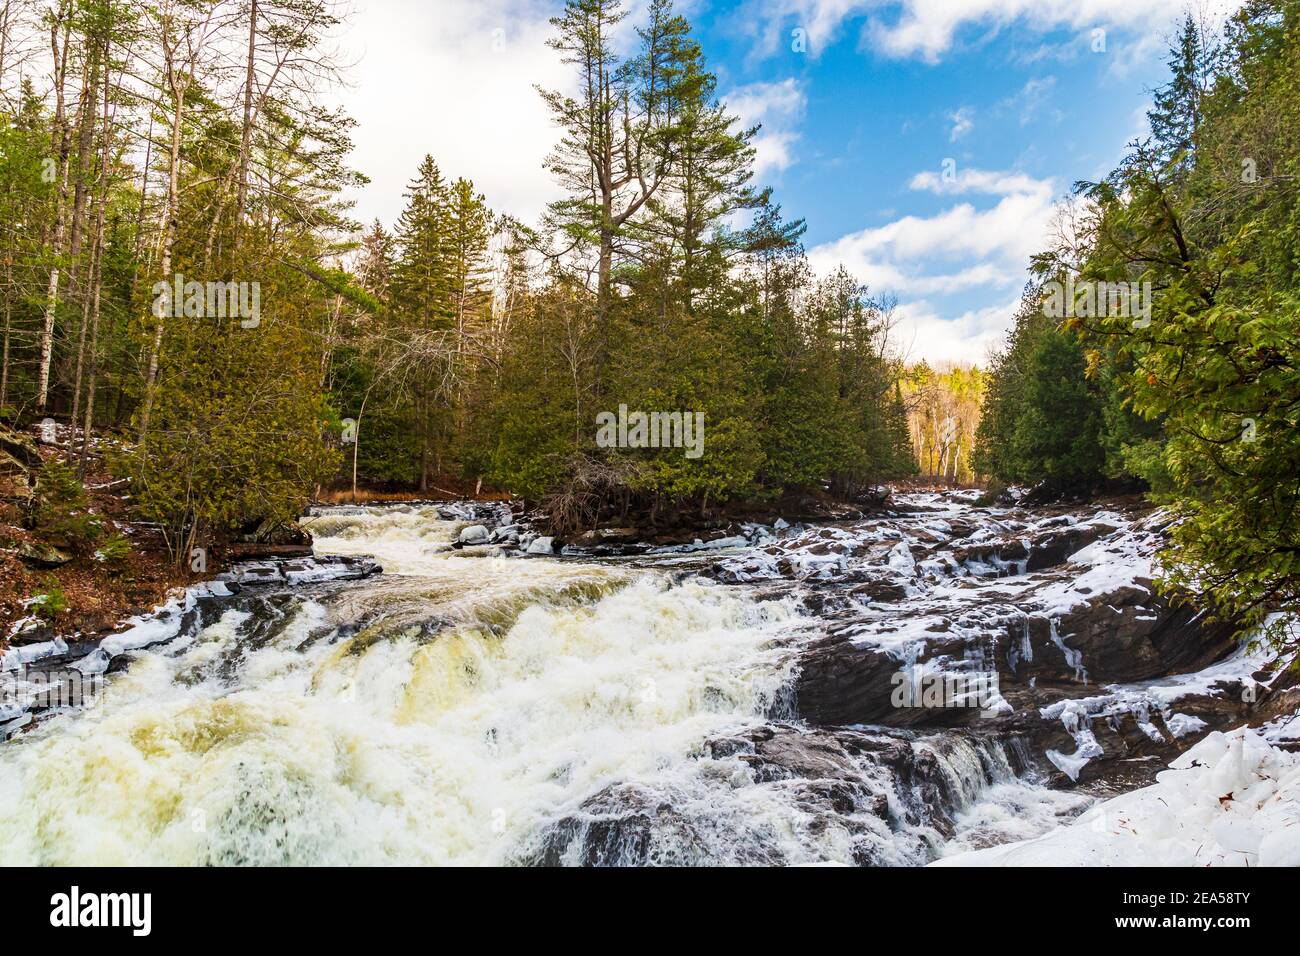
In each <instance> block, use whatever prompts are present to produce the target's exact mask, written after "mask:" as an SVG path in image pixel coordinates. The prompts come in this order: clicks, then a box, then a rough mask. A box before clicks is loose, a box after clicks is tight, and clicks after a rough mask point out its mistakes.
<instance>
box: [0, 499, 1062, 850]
mask: <svg viewBox="0 0 1300 956" xmlns="http://www.w3.org/2000/svg"><path fill="white" fill-rule="evenodd" d="M464 524H465V522H464V521H453V520H447V519H445V518H444V517H442V513H440V512H439V511H438V510H437V509H436V508H435V507H432V506H429V507H404V508H368V509H339V510H336V511H327V512H325V513H323V514H321V515H319V516H317V517H315V518H313V519H310V521H309V525H310V528H311V530H312V532H313V534H314V535H315V536H316V542H317V550H318V552H320V553H324V554H347V555H360V554H367V555H374V556H375V557H376V558H378V560H379V561H380V563H381V564H382V565H383V566H384V568H385V572H384V573H383V574H382V575H379V576H375V577H371V578H367V579H364V580H360V581H343V582H326V583H319V584H315V585H310V586H304V587H298V588H280V589H269V590H266V591H265V592H263V593H258V594H254V593H253V590H252V589H249V590H246V591H245V592H244V593H243V594H242V595H239V596H237V598H232V599H230V600H229V602H228V605H229V606H228V607H225V609H224V610H223V611H221V612H220V613H218V614H217V615H215V616H214V619H213V620H211V622H210V623H207V624H206V626H203V627H201V628H196V629H193V632H192V633H181V634H180V636H178V637H176V638H175V639H174V640H171V641H168V642H164V643H159V644H156V645H155V646H152V647H149V648H145V649H142V650H137V651H134V652H132V653H131V655H130V657H131V660H130V663H129V666H128V667H126V668H125V669H122V670H120V671H118V670H117V669H116V668H115V669H114V671H115V672H114V673H111V674H110V675H109V676H108V682H107V687H106V689H105V690H104V692H103V694H102V695H101V698H100V700H99V701H98V702H97V703H96V705H95V706H93V707H89V708H81V709H76V710H69V711H67V712H63V713H58V714H53V715H49V716H47V717H46V718H45V719H43V720H42V721H40V722H39V725H38V726H36V727H35V728H34V729H30V730H28V731H26V732H24V733H21V734H19V735H17V736H15V737H14V738H13V739H12V740H11V741H9V742H8V743H5V744H0V863H5V864H76V865H88V864H108V865H121V864H182V865H186V864H217V865H239V864H385V863H401V864H406V863H411V864H462V863H463V864H514V863H539V862H549V863H578V862H601V863H657V862H666V863H781V864H799V863H854V862H864V861H866V862H873V863H883V864H914V863H922V862H926V861H928V860H930V859H933V858H934V857H936V856H938V855H941V854H942V853H944V852H947V850H948V849H950V848H952V847H964V846H967V845H976V846H978V845H984V844H986V843H989V842H997V841H998V840H1000V839H1010V838H1018V837H1024V836H1031V835H1034V834H1036V833H1038V832H1042V831H1043V830H1045V829H1047V828H1049V827H1050V826H1052V825H1053V824H1054V823H1055V822H1057V821H1058V819H1059V818H1060V817H1061V816H1062V815H1063V814H1069V813H1074V812H1078V810H1079V809H1081V808H1082V805H1083V804H1082V802H1081V799H1080V798H1078V797H1075V796H1073V795H1063V794H1060V793H1057V792H1055V791H1049V790H1046V789H1044V788H1042V787H1040V786H1038V785H1037V784H1036V783H1035V782H1034V781H1033V780H1032V779H1021V778H1018V777H1017V776H1016V775H1015V774H1014V773H1013V772H1012V769H1011V762H1010V761H1009V760H1008V759H1007V755H1006V754H1005V753H1003V752H1002V751H1001V750H1000V749H999V748H998V747H996V746H994V747H985V748H984V749H982V750H981V749H979V748H976V747H975V746H974V745H972V744H969V743H968V742H964V741H962V740H960V739H958V738H956V737H953V738H951V739H948V740H944V739H941V738H933V737H925V736H923V735H916V734H911V735H908V734H906V733H905V732H888V733H892V734H893V736H890V737H888V738H884V737H881V736H879V734H885V733H887V732H885V731H879V733H877V732H876V731H873V730H872V729H870V728H859V729H857V730H855V731H853V733H854V734H855V738H854V739H855V740H856V741H857V744H855V746H858V745H861V746H866V745H867V744H870V747H877V745H878V744H879V741H880V740H882V739H887V740H888V741H889V742H891V743H896V744H897V745H898V746H901V747H903V748H905V749H907V750H908V755H909V759H911V758H913V757H916V756H918V755H920V756H928V757H932V758H935V759H937V760H938V764H939V767H938V770H937V771H936V773H938V774H939V775H940V777H941V778H942V779H941V781H940V782H941V783H943V789H944V792H945V793H946V794H948V796H947V797H946V799H947V801H948V803H949V804H951V806H950V810H951V816H952V818H953V821H955V822H954V824H953V825H952V826H947V825H939V824H936V822H935V821H934V820H933V819H930V818H929V817H927V815H926V812H925V807H923V806H920V805H917V804H915V803H914V802H913V798H912V796H911V795H909V793H908V786H909V785H908V784H907V783H906V782H905V781H900V780H895V779H891V778H890V776H889V774H890V771H889V770H888V768H886V767H883V766H882V765H880V764H879V763H878V762H871V761H868V760H866V758H865V757H863V758H862V762H861V768H860V777H861V779H860V780H856V781H850V783H851V786H850V787H849V788H848V790H849V791H850V796H849V797H848V798H846V799H847V803H845V802H844V800H841V801H840V803H839V804H838V809H837V810H835V811H834V812H829V811H827V810H826V806H827V804H826V803H825V802H824V801H823V802H821V803H818V802H816V801H812V802H810V800H811V798H810V793H811V792H812V791H813V790H815V789H816V788H815V787H814V788H812V789H810V787H811V785H810V784H809V782H808V781H807V780H806V779H801V780H793V779H783V778H782V775H780V774H776V775H774V774H772V773H766V774H765V773H764V772H762V771H761V770H756V769H755V763H754V761H753V760H747V759H745V754H744V752H743V751H744V747H739V748H737V747H736V746H728V747H722V746H716V745H715V743H714V742H716V741H719V740H731V741H735V740H737V739H743V738H744V737H745V735H746V734H753V733H755V732H758V731H760V730H761V729H762V728H770V727H773V726H776V727H778V729H781V730H782V732H783V733H785V732H789V733H790V734H794V735H798V734H803V733H804V732H805V731H804V729H803V728H802V727H801V725H800V724H799V722H798V721H793V720H791V719H790V718H791V716H792V715H791V714H790V712H789V700H788V689H789V686H790V681H791V677H792V674H793V671H794V668H796V667H797V666H798V664H797V661H798V648H799V647H800V644H801V642H802V641H803V640H805V639H806V638H807V636H808V635H809V634H812V633H815V632H816V631H817V629H818V627H819V624H820V622H819V621H818V620H817V618H816V617H815V616H814V615H812V614H810V612H808V611H807V610H805V609H804V608H803V606H802V605H800V604H799V603H798V602H797V601H796V600H795V599H794V598H793V597H789V596H786V597H782V596H780V595H773V594H770V593H766V594H764V593H760V592H759V591H758V590H757V589H755V588H752V587H749V586H746V585H743V584H738V585H724V584H719V583H714V582H712V581H710V580H707V579H705V578H703V577H700V576H697V575H695V574H694V573H692V565H691V563H690V562H689V561H685V560H684V559H683V558H682V557H681V556H672V555H667V556H659V557H654V556H647V557H643V558H640V559H623V560H595V559H583V558H581V557H565V558H558V557H536V556H527V557H524V556H520V555H515V556H510V557H506V556H499V555H498V556H493V554H492V553H491V552H490V551H480V552H479V553H471V552H470V551H468V550H467V551H458V550H454V549H452V548H451V544H452V542H453V541H454V540H455V539H456V535H457V533H458V531H459V530H460V529H461V528H462V527H463V526H464ZM873 734H875V736H873ZM868 749H870V748H868ZM859 751H861V747H859V750H855V751H854V752H855V753H857V752H859ZM862 752H865V751H862ZM854 759H857V758H854ZM856 766H857V764H854V767H856ZM851 769H852V768H851ZM841 770H842V767H841ZM852 772H853V773H858V772H859V771H857V770H852ZM840 775H841V776H843V773H842V772H841V773H840ZM805 776H807V775H806V774H805ZM944 781H946V783H945V782H944ZM823 789H824V788H823ZM837 793H838V791H837ZM864 794H866V795H868V796H873V798H874V799H875V800H876V803H875V804H874V805H873V806H872V807H870V808H869V807H867V806H866V803H867V802H868V801H865V800H864V798H863V795H864ZM818 799H820V797H819V798H818ZM835 799H839V798H838V797H836V798H835ZM835 799H832V800H831V805H836V804H835ZM972 834H976V835H977V836H972Z"/></svg>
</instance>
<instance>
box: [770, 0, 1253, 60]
mask: <svg viewBox="0 0 1300 956" xmlns="http://www.w3.org/2000/svg"><path fill="white" fill-rule="evenodd" d="M1233 2H1236V0H1217V3H1218V4H1220V5H1224V6H1226V5H1228V4H1229V3H1233ZM750 9H751V10H752V11H753V12H754V14H755V15H756V17H757V18H758V19H757V21H756V24H757V26H756V30H757V31H758V32H760V33H761V35H762V39H763V42H764V47H765V50H766V52H768V53H773V52H776V50H777V48H778V45H779V43H780V42H781V41H782V40H783V39H784V32H783V31H784V30H786V28H788V27H789V26H790V25H791V24H794V25H797V26H800V27H802V28H804V29H806V30H807V31H808V38H809V43H810V51H809V52H810V53H812V54H813V55H817V54H818V53H819V52H820V51H821V50H822V49H824V48H825V47H826V46H828V45H829V44H830V43H832V42H834V41H835V39H837V38H838V36H839V35H840V33H841V32H842V30H843V29H844V27H845V25H846V23H847V22H848V21H850V20H852V19H854V18H860V17H865V18H866V19H867V22H866V24H865V26H864V28H863V39H864V41H865V42H867V43H869V44H870V46H872V47H873V48H874V49H876V50H878V51H880V52H882V53H885V54H886V55H889V56H894V57H900V58H901V57H913V56H917V57H921V58H922V59H925V60H929V61H931V62H933V61H935V60H938V59H939V58H940V57H941V56H942V55H943V54H944V53H946V52H947V51H948V50H949V49H950V48H951V47H952V45H953V43H954V41H955V39H956V35H957V33H958V31H959V30H961V29H962V28H963V27H965V26H968V25H973V26H977V27H981V28H985V29H1001V28H1003V27H1006V26H1008V25H1010V24H1012V23H1015V22H1023V23H1025V24H1026V25H1028V26H1029V27H1031V28H1032V29H1035V30H1038V31H1042V32H1046V31H1048V30H1052V29H1057V28H1061V27H1065V28H1069V29H1075V30H1084V29H1089V30H1090V29H1092V28H1095V27H1112V28H1120V29H1126V30H1132V31H1147V30H1150V29H1152V28H1154V27H1158V26H1160V25H1162V24H1167V23H1170V22H1172V21H1173V20H1174V19H1176V18H1178V17H1179V16H1181V14H1182V5H1181V4H1177V3H1171V2H1170V0H753V2H752V4H751V7H750Z"/></svg>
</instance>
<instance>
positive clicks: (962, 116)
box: [948, 106, 975, 143]
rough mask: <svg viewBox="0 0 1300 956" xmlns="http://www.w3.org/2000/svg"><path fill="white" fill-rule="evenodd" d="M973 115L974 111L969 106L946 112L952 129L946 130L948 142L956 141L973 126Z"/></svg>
mask: <svg viewBox="0 0 1300 956" xmlns="http://www.w3.org/2000/svg"><path fill="white" fill-rule="evenodd" d="M974 115H975V111H974V110H973V109H971V108H970V107H969V106H963V107H962V108H961V109H959V110H957V111H955V112H953V113H949V114H948V119H950V120H952V129H951V130H950V131H949V132H948V141H949V142H950V143H955V142H957V140H959V139H961V138H962V137H963V136H965V135H966V134H967V133H969V132H970V131H971V130H973V129H974V128H975V120H974V118H973V117H974Z"/></svg>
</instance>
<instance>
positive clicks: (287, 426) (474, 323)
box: [0, 0, 916, 556]
mask: <svg viewBox="0 0 1300 956" xmlns="http://www.w3.org/2000/svg"><path fill="white" fill-rule="evenodd" d="M624 15H625V12H624V11H623V10H622V9H621V8H620V4H618V3H616V2H608V0H582V2H574V3H571V4H569V5H568V7H567V8H566V10H565V12H564V14H563V16H561V17H558V18H556V19H555V21H554V23H553V27H554V35H553V38H552V39H551V41H550V42H551V45H552V46H553V47H554V48H555V50H557V51H558V52H559V54H560V55H561V56H562V57H563V58H564V60H565V62H566V63H567V64H568V65H569V67H570V68H571V70H572V71H573V73H574V79H575V83H574V88H575V89H579V90H582V91H584V92H583V95H582V96H581V98H578V99H575V98H573V97H571V96H570V95H568V94H563V93H560V92H557V91H548V90H539V91H538V95H539V96H541V97H542V98H543V99H544V101H545V104H546V106H547V107H548V108H549V110H550V112H551V114H552V115H553V118H554V120H555V122H556V125H557V128H558V129H559V130H560V132H561V137H560V139H559V141H558V142H557V144H556V148H555V151H554V153H553V155H552V156H551V157H550V158H549V160H548V168H549V170H550V172H551V173H552V174H553V175H554V177H555V178H556V180H557V182H559V183H560V184H562V185H563V187H564V189H565V193H566V195H565V197H564V198H563V199H562V200H560V201H558V202H556V203H554V204H553V205H552V206H551V207H550V208H549V210H548V211H547V213H546V215H545V217H544V219H543V221H541V222H538V223H531V224H525V223H521V222H518V221H516V220H514V219H512V218H510V217H509V216H506V215H502V214H500V213H498V212H496V211H494V210H492V209H491V208H489V206H488V204H487V201H486V199H485V198H484V196H482V195H481V194H480V193H479V192H478V191H477V190H476V189H475V186H474V184H473V182H472V180H471V179H470V178H467V176H466V175H457V176H455V177H453V176H452V175H450V174H447V173H444V172H443V171H442V170H441V169H440V167H439V165H438V163H437V160H436V158H434V157H428V158H426V159H425V160H424V161H423V162H422V163H421V164H420V166H419V168H418V169H416V170H413V171H412V177H411V180H410V182H409V185H408V186H407V188H406V192H405V197H406V199H405V209H404V211H403V212H402V215H401V216H400V218H399V219H398V220H397V221H396V222H395V223H392V224H389V225H385V224H382V223H379V222H375V223H373V224H370V225H369V226H365V227H363V226H362V225H361V224H359V223H357V222H355V221H353V220H352V219H351V218H350V202H349V201H348V200H347V198H346V193H347V190H348V188H349V187H351V186H355V185H357V184H358V183H359V182H361V177H360V174H358V173H357V172H355V171H353V170H352V169H350V168H349V166H348V152H349V147H350V140H349V136H350V131H351V129H352V122H351V120H349V119H348V118H347V117H346V116H344V115H341V114H340V113H338V112H337V111H333V110H329V109H326V108H324V107H323V106H321V105H320V104H321V103H322V102H324V101H325V99H326V97H325V95H324V94H325V91H326V90H327V89H328V88H329V86H330V84H331V83H334V82H337V81H338V80H339V79H340V78H341V77H340V66H339V64H338V63H337V62H335V61H334V60H333V59H331V56H330V55H329V54H328V52H327V49H328V44H327V43H326V42H325V40H326V38H327V37H328V36H329V35H330V32H331V31H332V30H334V29H335V28H336V27H337V26H338V25H339V24H340V22H341V18H342V16H343V11H342V10H341V9H340V8H338V7H336V5H335V4H333V3H331V2H327V0H239V2H233V0H217V2H195V0H164V2H162V3H158V4H140V3H132V2H122V0H60V2H56V3H53V4H50V5H47V6H46V8H44V9H39V10H38V9H34V8H31V7H29V6H27V5H20V4H15V3H8V4H6V5H5V6H4V8H3V14H2V16H3V20H0V24H2V28H0V108H2V109H3V123H4V131H3V137H4V139H3V149H2V151H0V157H2V158H0V181H2V185H0V196H2V198H0V202H3V204H4V208H3V212H2V213H0V223H2V225H0V230H2V232H0V248H2V249H3V255H4V268H5V273H4V285H3V310H4V320H3V321H4V332H3V335H4V340H3V357H2V358H3V373H2V377H0V408H3V413H4V415H5V417H6V418H7V419H8V420H9V421H10V422H13V423H25V422H29V421H33V420H40V419H44V418H46V417H53V418H54V419H57V420H58V421H61V422H66V423H69V424H71V425H73V426H75V428H76V430H77V434H78V435H79V436H80V439H79V441H80V449H79V450H74V451H71V452H70V453H69V455H68V458H69V463H70V464H71V465H73V466H74V467H76V466H78V463H80V465H79V466H80V467H81V468H82V469H83V470H84V467H85V456H86V449H87V447H88V446H90V445H92V444H95V445H96V447H98V444H97V443H99V442H100V441H101V439H102V442H103V444H104V447H105V448H107V449H108V451H107V455H108V457H109V459H110V460H111V461H112V463H113V466H114V468H115V469H116V473H118V474H120V475H123V476H126V477H129V478H130V479H131V481H132V482H133V489H134V491H135V504H136V506H137V507H138V509H139V511H140V513H141V515H142V516H143V517H144V518H146V519H148V520H150V521H153V522H156V523H158V524H159V525H160V526H161V527H163V528H164V529H166V532H167V535H168V540H169V541H170V542H173V544H174V546H175V553H176V554H177V555H178V556H179V555H183V554H186V553H188V551H189V548H190V546H191V545H193V544H195V543H201V542H203V541H206V540H208V539H210V538H212V537H214V536H218V537H219V536H220V535H222V534H223V533H226V532H228V531H229V530H230V529H232V528H235V527H237V526H242V525H246V524H248V523H249V522H250V521H259V520H287V519H292V518H294V517H295V516H296V515H297V514H299V513H300V510H301V508H302V507H303V505H304V504H305V503H306V502H307V501H308V500H309V499H310V498H311V497H312V495H313V494H314V493H315V492H317V491H318V490H319V489H320V488H322V487H329V486H331V485H337V486H342V487H348V488H350V489H351V490H353V491H355V490H356V489H357V487H358V484H359V485H360V486H362V487H380V488H390V489H391V488H400V489H409V490H411V491H414V492H419V493H424V492H430V491H432V490H433V489H436V488H438V487H439V486H440V484H449V483H456V487H457V488H462V489H463V488H473V489H475V490H481V489H483V488H485V487H487V488H493V489H498V490H500V491H502V492H506V493H509V494H512V495H515V496H519V497H522V498H524V499H526V500H529V501H532V502H536V503H540V504H541V505H542V506H543V508H544V509H545V511H546V513H547V514H549V516H550V518H551V520H552V521H553V523H554V525H555V527H556V528H558V529H564V528H575V527H577V526H579V525H582V524H584V523H589V522H590V521H592V520H594V519H595V518H596V517H597V516H599V515H600V514H602V513H609V512H612V511H614V510H619V511H621V513H624V514H626V513H627V512H628V511H629V509H633V510H635V511H637V512H638V513H641V514H646V513H648V514H650V515H651V516H654V515H656V514H658V515H663V514H668V513H680V512H685V511H696V510H698V511H699V512H700V513H701V514H707V513H708V512H709V509H710V508H712V507H716V506H719V505H723V504H725V503H727V502H731V501H738V500H741V501H751V500H763V499H770V498H773V497H776V496H779V495H781V494H784V493H786V492H788V491H791V490H795V489H811V490H813V491H814V492H816V493H819V494H829V495H835V496H840V497H846V498H852V497H853V496H855V495H858V494H861V493H862V492H863V491H864V490H866V489H869V488H871V487H873V486H874V485H876V484H878V483H879V482H881V481H883V480H887V479H891V478H896V477H902V476H904V475H907V474H909V473H911V472H913V471H915V470H916V465H915V463H914V460H913V452H912V447H911V443H910V439H909V434H908V422H907V410H906V408H905V407H904V404H903V402H904V397H903V389H904V382H903V377H904V368H903V364H902V362H901V360H900V358H899V357H898V356H897V354H896V353H895V352H894V350H893V349H892V347H891V342H890V339H889V332H890V328H891V324H892V313H891V306H890V304H889V303H888V301H886V300H882V299H880V298H878V297H875V296H873V294H872V293H871V292H870V291H869V290H867V289H866V288H864V287H862V286H861V285H860V284H859V283H857V282H856V281H855V280H854V279H853V278H852V277H851V276H850V275H849V274H848V273H847V272H845V271H843V270H840V271H838V272H835V273H833V274H831V275H829V276H824V277H817V276H814V275H813V274H812V272H811V270H810V268H809V266H808V263H807V261H806V259H805V257H804V254H803V250H802V248H801V246H800V236H801V234H802V232H803V224H802V223H801V222H800V221H799V220H797V219H788V218H786V217H785V216H784V215H783V214H782V211H781V208H780V206H779V205H778V204H777V203H776V202H774V200H773V198H772V195H771V192H770V190H767V189H763V188H760V187H759V186H758V185H757V184H755V182H754V177H753V163H754V147H753V138H754V136H755V134H756V131H757V130H756V129H745V128H742V126H741V124H740V123H739V122H738V120H737V119H736V118H735V117H734V116H733V115H731V114H730V113H729V112H728V111H727V109H726V107H725V105H724V104H723V103H721V102H720V101H719V99H718V95H717V89H716V86H717V83H716V79H715V77H714V76H713V75H712V74H711V73H710V72H709V70H708V68H707V65H706V63H705V59H704V56H703V53H702V52H701V49H700V46H699V44H698V43H697V42H696V41H695V40H694V39H693V37H692V35H691V30H690V26H689V24H688V23H687V21H686V20H685V19H684V18H683V17H682V16H680V15H678V14H676V13H674V11H673V10H672V8H671V5H670V4H669V3H668V2H666V0H659V2H655V3H654V4H652V5H651V8H650V11H649V14H648V17H647V22H646V23H645V25H644V26H642V27H640V28H638V30H637V49H636V50H635V51H634V53H633V54H631V55H628V56H625V57H623V58H620V57H619V56H618V55H616V53H615V52H614V49H613V45H612V42H611V35H612V32H613V30H614V28H615V26H616V24H617V23H618V22H619V20H620V19H621V18H622V17H623V16H624ZM47 69H48V70H49V71H50V74H49V78H48V79H47V78H46V76H45V73H44V71H46V70H47ZM464 172H465V173H472V171H464ZM173 290H174V294H173ZM227 301H228V302H229V304H230V308H229V309H226V308H225V307H224V306H225V305H226V304H227ZM251 304H255V305H256V310H257V315H256V317H254V318H252V319H250V318H249V315H250V313H249V311H248V308H249V306H250V305H251ZM237 305H239V306H242V311H240V310H239V309H237V308H236V306H237ZM237 312H238V314H236V313H237ZM620 406H626V407H628V408H632V409H644V410H662V411H665V412H674V411H676V412H679V413H683V414H692V415H702V416H703V420H704V422H705V423H706V424H705V436H706V437H705V439H704V440H705V442H706V444H705V446H704V447H705V449H706V452H707V453H705V454H703V455H700V456H696V457H692V458H687V457H685V456H683V454H682V453H681V451H680V449H676V448H658V449H630V448H610V449H607V448H602V447H600V446H599V445H598V444H597V441H596V438H597V435H596V418H597V416H598V415H599V414H600V413H602V412H611V413H612V412H613V411H614V410H616V409H617V408H619V407H620Z"/></svg>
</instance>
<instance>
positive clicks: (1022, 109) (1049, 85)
mask: <svg viewBox="0 0 1300 956" xmlns="http://www.w3.org/2000/svg"><path fill="white" fill-rule="evenodd" d="M1055 86H1056V77H1054V76H1044V77H1034V78H1032V79H1031V80H1029V81H1028V82H1027V83H1026V84H1025V85H1024V86H1022V87H1021V88H1020V92H1019V93H1017V94H1016V95H1015V96H1012V97H1009V98H1008V99H1007V100H1006V101H1005V103H1003V105H1004V106H1005V107H1006V108H1007V109H1009V110H1011V111H1013V112H1015V113H1017V114H1019V116H1020V125H1021V126H1027V125H1029V124H1030V123H1032V122H1033V121H1034V118H1035V117H1036V116H1037V115H1038V112H1039V110H1041V109H1042V108H1043V106H1044V105H1045V104H1046V102H1047V99H1048V97H1049V96H1051V93H1052V90H1053V89H1054V88H1055Z"/></svg>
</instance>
